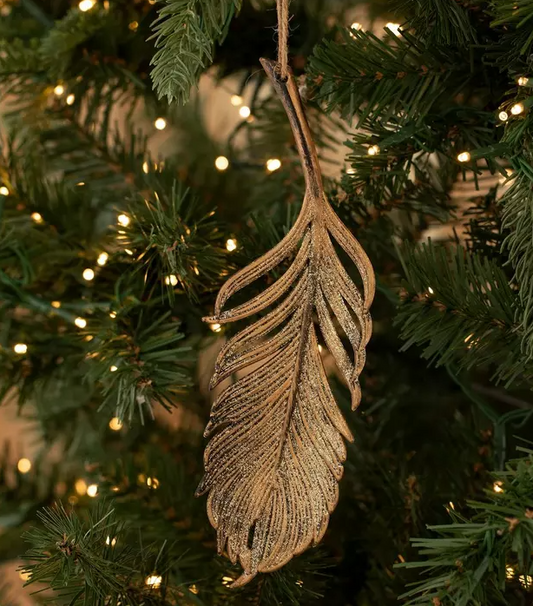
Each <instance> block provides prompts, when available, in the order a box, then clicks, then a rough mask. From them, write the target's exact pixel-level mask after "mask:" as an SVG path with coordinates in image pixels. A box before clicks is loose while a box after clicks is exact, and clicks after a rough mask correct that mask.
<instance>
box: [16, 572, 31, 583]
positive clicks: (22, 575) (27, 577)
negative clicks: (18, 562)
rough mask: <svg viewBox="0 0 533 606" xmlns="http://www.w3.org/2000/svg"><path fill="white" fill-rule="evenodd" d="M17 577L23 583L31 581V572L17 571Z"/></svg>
mask: <svg viewBox="0 0 533 606" xmlns="http://www.w3.org/2000/svg"><path fill="white" fill-rule="evenodd" d="M19 577H20V578H21V580H22V581H24V582H26V581H29V580H30V579H31V572H28V571H27V570H19Z"/></svg>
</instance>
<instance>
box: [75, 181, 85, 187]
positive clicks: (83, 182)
mask: <svg viewBox="0 0 533 606" xmlns="http://www.w3.org/2000/svg"><path fill="white" fill-rule="evenodd" d="M84 185H85V181H79V182H78V183H76V187H83V186H84Z"/></svg>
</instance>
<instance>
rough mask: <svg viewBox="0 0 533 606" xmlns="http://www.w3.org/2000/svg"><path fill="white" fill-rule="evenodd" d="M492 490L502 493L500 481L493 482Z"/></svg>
mask: <svg viewBox="0 0 533 606" xmlns="http://www.w3.org/2000/svg"><path fill="white" fill-rule="evenodd" d="M492 490H494V492H503V482H502V481H501V480H497V481H496V482H494V484H493V485H492Z"/></svg>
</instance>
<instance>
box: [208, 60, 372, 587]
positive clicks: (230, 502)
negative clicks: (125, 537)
mask: <svg viewBox="0 0 533 606" xmlns="http://www.w3.org/2000/svg"><path fill="white" fill-rule="evenodd" d="M261 62H262V64H263V67H264V68H265V71H266V72H267V74H268V75H269V77H270V79H271V81H272V84H273V86H274V88H275V89H276V91H277V93H278V94H279V96H280V97H281V100H282V101H283V104H284V106H285V109H286V112H287V116H288V118H289V121H290V122H291V126H292V129H293V132H294V135H295V138H296V143H297V145H298V150H299V154H300V157H301V160H302V165H303V168H304V173H305V179H306V194H305V198H304V202H303V205H302V209H301V212H300V215H299V216H298V219H297V220H296V223H295V224H294V226H293V227H292V229H291V230H290V232H289V233H288V234H287V235H286V236H285V238H284V239H283V240H282V241H281V242H280V243H279V244H277V245H276V246H275V247H274V248H273V249H272V250H271V251H269V252H268V253H266V254H265V255H263V256H262V257H260V258H259V259H257V260H256V261H254V262H253V263H251V264H250V265H249V266H248V267H246V268H244V269H242V270H241V271H239V272H238V273H237V274H235V275H234V276H233V277H232V278H230V279H229V280H228V281H227V282H226V284H225V285H224V286H223V287H222V289H221V290H220V293H219V295H218V298H217V301H216V304H215V314H214V316H213V317H210V318H205V321H207V322H209V323H218V324H224V323H228V322H234V321H236V320H242V319H244V318H247V317H249V316H252V315H254V314H257V313H258V312H260V311H262V310H265V309H266V308H269V307H272V306H274V305H276V306H275V307H273V309H272V310H271V311H269V313H267V314H266V315H263V316H262V317H260V319H258V320H257V321H255V322H254V323H252V324H251V325H250V326H248V327H247V328H245V329H244V330H242V331H241V332H239V333H238V334H237V335H235V336H234V337H233V338H231V339H230V340H229V341H228V342H227V343H226V345H225V346H224V347H223V349H222V351H221V352H220V354H219V357H218V360H217V363H216V366H215V372H214V376H213V378H212V382H211V387H215V386H216V385H217V384H218V383H220V381H222V380H223V379H225V378H226V377H229V376H230V375H233V374H234V373H236V372H237V371H240V370H243V369H247V370H248V373H247V374H244V376H242V377H241V378H239V379H238V380H237V381H236V382H235V383H233V384H232V385H231V386H230V387H228V388H227V389H225V390H224V391H223V392H222V393H221V394H220V396H219V397H218V398H217V400H216V401H215V402H214V404H213V407H212V410H211V418H210V421H209V423H208V425H207V428H206V430H205V435H206V437H210V438H211V439H210V442H209V444H208V446H207V448H206V451H205V455H204V464H205V475H204V478H203V480H202V482H201V484H200V486H199V487H198V491H197V494H203V493H209V497H208V501H207V512H208V516H209V519H210V521H211V524H212V525H213V526H214V528H216V530H217V539H218V550H219V552H220V553H224V552H226V553H227V555H228V557H229V558H230V560H231V561H232V562H234V563H235V562H237V561H239V562H240V563H241V565H242V567H243V569H244V572H243V574H242V575H241V576H240V577H239V578H238V579H237V580H236V581H235V582H234V583H233V585H232V586H233V587H239V586H241V585H244V584H245V583H247V582H248V581H250V580H251V579H252V578H253V577H254V576H255V575H256V574H257V573H258V572H271V571H273V570H276V569H278V568H280V567H281V566H283V565H284V564H286V563H287V562H288V561H289V560H290V559H291V558H292V557H293V556H294V555H297V554H299V553H302V552H303V551H304V550H305V549H307V548H308V547H309V546H311V545H316V543H318V542H319V541H320V540H321V538H322V536H323V535H324V532H325V531H326V528H327V525H328V521H329V515H330V513H331V512H332V511H333V509H334V508H335V506H336V504H337V500H338V482H339V480H340V478H341V476H342V473H343V465H342V464H343V462H344V460H345V458H346V448H345V445H344V441H343V437H344V438H345V439H347V440H352V439H353V438H352V435H351V433H350V430H349V429H348V427H347V425H346V422H345V421H344V419H343V417H342V415H341V413H340V411H339V409H338V407H337V404H336V402H335V399H334V397H333V394H332V392H331V389H330V387H329V384H328V381H327V377H326V372H325V370H324V366H323V363H322V356H321V354H320V351H319V347H318V345H319V344H318V330H319V331H320V334H321V335H322V338H323V339H324V342H325V345H326V346H327V348H328V350H329V351H330V352H331V354H332V356H333V358H334V360H335V362H336V364H337V367H338V368H339V370H340V372H341V373H342V375H343V377H344V378H345V380H346V382H347V384H348V386H349V388H350V391H351V394H352V407H353V408H354V409H355V408H356V407H357V405H358V404H359V401H360V398H361V391H360V387H359V379H358V377H359V374H360V372H361V370H362V368H363V366H364V363H365V347H366V344H367V343H368V340H369V338H370V333H371V319H370V314H369V308H370V305H371V303H372V299H373V296H374V290H375V281H374V273H373V270H372V266H371V264H370V261H369V259H368V257H367V255H366V254H365V252H364V251H363V249H362V248H361V246H360V244H359V243H358V242H357V240H356V239H355V238H354V237H353V236H352V234H351V233H350V232H349V231H348V229H347V228H346V227H345V226H344V225H343V223H342V222H341V221H340V219H339V218H338V217H337V215H336V214H335V213H334V211H333V209H332V208H331V206H330V205H329V203H328V201H327V198H326V196H325V194H324V190H323V186H322V177H321V173H320V168H319V164H318V159H317V155H316V150H315V146H314V143H313V140H312V136H311V133H310V131H309V126H308V124H307V121H306V118H305V114H304V110H303V107H302V103H301V100H300V97H299V94H298V89H297V87H296V84H295V82H294V79H293V77H292V75H291V76H290V77H289V78H288V79H286V80H284V79H282V78H281V77H280V76H279V70H278V66H277V64H276V63H273V62H271V61H267V60H265V59H262V60H261ZM334 242H336V243H337V245H338V246H340V247H341V248H342V249H343V250H344V251H345V252H346V253H347V255H348V257H349V258H350V259H351V260H352V261H353V263H354V264H355V266H356V268H357V270H358V272H359V274H360V276H361V279H362V284H363V294H361V293H360V292H359V291H358V289H357V287H356V286H355V284H354V283H353V281H352V280H351V278H350V277H349V275H348V273H347V271H346V270H345V269H344V267H343V266H342V264H341V262H340V260H339V258H338V256H337V253H336V251H335V248H334ZM296 251H298V252H297V254H296V256H295V257H294V260H293V262H292V264H291V266H290V268H289V269H288V270H287V271H286V272H285V273H284V274H283V275H282V276H281V277H280V278H279V279H278V280H277V281H276V282H275V283H274V284H272V285H271V286H270V287H268V288H267V289H266V290H265V291H264V292H263V293H261V294H260V295H258V296H256V297H254V298H252V299H251V300H250V301H248V302H247V303H243V304H242V305H238V306H236V307H234V308H233V309H229V310H225V311H224V310H223V309H222V308H223V306H224V305H225V303H226V302H227V301H228V299H229V298H230V297H231V296H232V295H234V294H235V293H237V292H238V291H240V290H241V289H242V288H244V287H246V286H248V285H249V284H251V283H252V282H253V281H255V280H256V279H257V278H259V277H261V276H262V275H264V274H265V273H267V272H269V271H271V270H273V269H274V268H276V267H277V266H278V265H279V264H280V263H282V262H283V261H285V260H286V259H287V258H290V257H292V256H294V254H295V252H296ZM339 326H340V328H341V329H342V331H343V332H344V334H345V335H346V337H347V338H348V340H349V342H350V345H351V348H352V349H353V356H351V355H349V354H348V352H347V351H346V349H345V346H344V344H343V342H342V340H341V338H340V337H339V334H338V327H339ZM250 367H252V368H250Z"/></svg>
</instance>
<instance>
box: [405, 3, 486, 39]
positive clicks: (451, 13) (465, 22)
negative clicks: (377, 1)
mask: <svg viewBox="0 0 533 606" xmlns="http://www.w3.org/2000/svg"><path fill="white" fill-rule="evenodd" d="M469 8H470V7H469V6H468V5H462V4H459V3H458V2H455V0H416V1H415V2H412V1H411V0H400V1H399V2H398V12H399V13H400V14H401V15H403V16H404V17H405V18H406V20H407V22H406V23H405V24H404V27H405V28H406V29H407V27H411V28H413V29H414V30H415V31H416V32H417V35H419V36H423V37H427V39H428V41H429V42H432V43H435V44H437V45H451V46H458V47H463V48H465V49H466V48H468V45H469V44H475V42H476V38H477V33H476V30H475V28H474V27H473V24H472V23H471V21H470V15H469Z"/></svg>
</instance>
